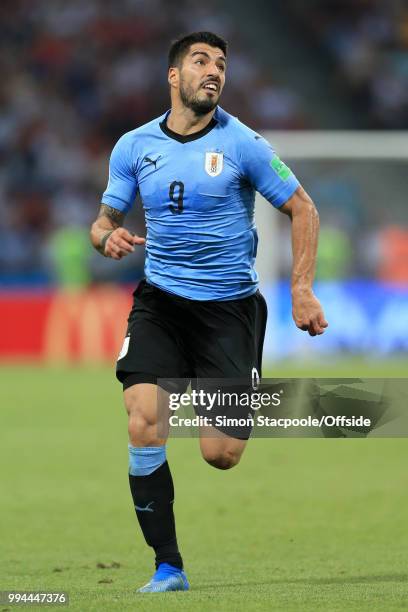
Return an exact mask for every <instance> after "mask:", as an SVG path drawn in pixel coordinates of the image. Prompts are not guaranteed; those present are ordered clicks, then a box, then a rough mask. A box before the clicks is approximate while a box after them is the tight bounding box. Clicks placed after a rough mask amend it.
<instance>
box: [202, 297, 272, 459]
mask: <svg viewBox="0 0 408 612" xmlns="http://www.w3.org/2000/svg"><path fill="white" fill-rule="evenodd" d="M266 320H267V307H266V302H265V300H264V298H263V296H262V295H261V293H260V292H257V293H256V294H254V295H252V296H250V297H249V298H244V299H243V300H233V301H229V302H218V303H212V304H207V305H206V306H205V308H204V309H201V311H200V323H201V326H202V332H201V334H200V336H198V335H194V336H193V340H194V343H195V347H196V359H197V366H196V368H195V374H196V376H197V379H198V380H197V381H196V383H195V384H196V385H197V386H199V387H201V388H203V389H204V391H205V392H207V393H214V392H216V391H217V389H220V390H221V391H222V392H223V393H224V394H225V396H226V397H238V398H239V400H238V401H231V402H228V401H227V402H222V403H221V404H219V403H218V404H215V405H214V407H213V408H212V409H211V417H212V423H213V426H212V427H211V426H210V427H205V428H202V430H201V438H202V440H203V444H205V445H217V446H225V444H227V443H228V444H232V445H234V447H236V448H241V449H242V450H241V452H242V451H243V449H244V448H245V441H246V440H247V439H248V438H249V436H250V435H251V431H252V426H253V414H254V413H253V411H252V410H251V408H250V402H249V399H248V402H245V401H241V399H242V400H245V398H249V397H250V394H251V392H252V388H253V385H254V384H255V383H258V382H259V379H260V376H261V366H262V350H263V342H264V336H265V328H266ZM197 328H198V327H196V328H195V330H197ZM200 379H201V382H200ZM208 379H215V380H214V381H212V380H208ZM197 413H198V414H200V415H202V416H205V415H207V416H209V412H208V411H206V409H205V408H204V409H200V408H199V409H198V410H197ZM220 432H221V434H225V436H226V437H227V439H225V436H224V437H223V436H222V435H221V436H220V435H219V433H220ZM228 438H229V441H228Z"/></svg>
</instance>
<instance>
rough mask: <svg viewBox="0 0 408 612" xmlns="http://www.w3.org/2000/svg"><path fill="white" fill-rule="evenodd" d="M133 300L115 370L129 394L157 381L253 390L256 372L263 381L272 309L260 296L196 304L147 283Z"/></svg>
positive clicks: (136, 293)
mask: <svg viewBox="0 0 408 612" xmlns="http://www.w3.org/2000/svg"><path fill="white" fill-rule="evenodd" d="M133 296H134V302H133V308H132V310H131V312H130V315H129V318H128V328H127V333H126V338H125V343H124V346H123V348H122V351H121V354H120V356H119V357H120V358H119V359H118V362H117V369H116V376H117V378H118V379H119V380H120V381H121V382H122V383H123V388H124V389H126V388H128V387H130V386H132V385H134V384H136V383H153V384H156V383H157V380H158V379H195V378H198V379H234V380H238V379H239V380H240V381H244V380H247V381H248V384H249V385H250V384H251V381H252V380H253V371H254V368H255V369H256V372H257V374H258V375H259V376H261V363H262V349H263V342H264V336H265V327H266V319H267V307H266V302H265V299H264V297H263V296H262V294H261V293H260V292H259V291H257V292H256V293H254V294H253V295H251V296H249V297H246V298H242V299H237V300H227V301H216V300H211V301H197V300H189V299H186V298H182V297H179V296H177V295H174V294H172V293H168V292H167V291H162V290H161V289H158V288H157V287H154V286H153V285H150V284H149V283H148V282H147V281H146V280H143V281H141V283H140V284H139V286H138V287H137V289H136V291H135V292H134V293H133ZM180 391H183V390H180ZM245 414H248V410H246V411H245Z"/></svg>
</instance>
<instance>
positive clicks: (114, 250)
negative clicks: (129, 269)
mask: <svg viewBox="0 0 408 612" xmlns="http://www.w3.org/2000/svg"><path fill="white" fill-rule="evenodd" d="M107 253H108V255H109V256H110V257H112V259H122V257H123V252H122V250H121V249H120V248H119V247H118V246H117V245H116V244H115V243H114V242H111V244H110V245H109V248H108V249H107Z"/></svg>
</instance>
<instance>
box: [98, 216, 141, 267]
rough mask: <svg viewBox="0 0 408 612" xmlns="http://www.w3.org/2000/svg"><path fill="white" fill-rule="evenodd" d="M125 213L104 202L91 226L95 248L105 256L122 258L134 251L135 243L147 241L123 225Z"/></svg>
mask: <svg viewBox="0 0 408 612" xmlns="http://www.w3.org/2000/svg"><path fill="white" fill-rule="evenodd" d="M124 219H125V215H124V214H123V213H122V212H120V210H117V209H116V208H112V207H111V206H107V205H106V204H102V205H101V208H100V210H99V214H98V217H97V219H96V221H95V222H94V223H93V224H92V227H91V242H92V244H93V246H94V247H95V249H96V250H97V251H99V253H101V255H104V256H105V257H112V259H122V257H124V256H125V255H128V254H129V253H133V251H134V250H135V249H134V245H135V244H141V245H143V244H144V243H145V239H144V238H141V237H140V236H135V235H134V234H131V233H130V232H129V231H128V230H126V229H125V228H124V227H122V225H123V221H124Z"/></svg>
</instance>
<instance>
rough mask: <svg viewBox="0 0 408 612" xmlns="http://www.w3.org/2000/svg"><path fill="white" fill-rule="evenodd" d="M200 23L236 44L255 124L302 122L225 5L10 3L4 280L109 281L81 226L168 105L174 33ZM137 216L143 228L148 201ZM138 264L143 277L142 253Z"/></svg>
mask: <svg viewBox="0 0 408 612" xmlns="http://www.w3.org/2000/svg"><path fill="white" fill-rule="evenodd" d="M197 29H212V30H215V31H216V32H218V33H220V34H221V35H222V36H225V37H226V38H227V40H229V42H230V43H231V62H230V67H229V74H228V81H227V87H226V91H225V97H224V99H223V103H224V104H225V105H226V106H227V108H228V111H229V112H231V113H232V114H236V115H239V116H240V118H241V119H242V120H243V121H245V122H248V123H250V125H251V126H252V127H254V128H255V129H256V128H258V129H261V128H262V129H267V128H274V127H290V126H296V125H299V123H300V122H302V121H303V119H301V118H299V117H300V112H299V108H300V102H299V98H298V97H297V96H296V94H295V93H294V92H290V91H286V90H285V88H284V87H282V86H277V85H275V84H274V83H271V82H269V81H268V80H267V79H265V78H264V77H263V78H262V79H260V75H259V72H258V71H259V70H260V67H259V66H260V64H259V62H258V61H257V60H256V59H255V58H253V57H251V51H250V49H248V43H247V44H245V42H244V41H243V40H242V39H241V37H240V36H239V34H238V32H237V30H236V27H235V23H234V17H233V16H232V15H230V14H229V13H227V12H226V11H225V10H223V7H222V5H220V4H219V3H215V2H211V0H210V1H209V2H206V3H205V4H203V3H202V2H198V1H197V0H177V2H176V0H115V1H114V0H87V1H86V2H83V1H82V0H70V1H69V2H66V1H65V0H53V1H52V2H49V1H47V0H37V1H36V2H35V3H33V2H31V1H30V0H2V2H1V4H0V69H1V72H2V84H1V85H0V160H1V164H0V168H1V170H0V236H1V238H2V239H3V243H2V244H3V245H4V244H6V245H7V248H3V249H2V250H1V252H0V283H3V284H4V283H6V282H9V281H10V279H11V278H13V279H14V280H16V281H17V280H18V279H20V280H21V281H24V282H26V281H28V280H31V281H32V282H35V281H36V279H37V280H38V281H39V282H49V281H50V280H51V279H56V278H57V279H60V280H62V279H63V280H64V282H85V280H86V279H100V278H101V277H102V278H105V280H106V276H104V274H103V273H102V274H101V270H100V266H99V264H98V263H95V262H94V263H91V267H90V269H89V270H87V271H86V272H84V271H82V272H80V268H81V266H82V263H83V261H84V260H83V246H81V245H82V244H83V235H81V237H79V241H78V249H77V250H75V249H74V248H73V243H74V238H73V236H74V235H75V232H74V230H73V229H72V228H73V227H77V228H78V227H85V226H86V227H88V226H89V223H90V222H91V220H92V217H94V216H95V215H96V212H97V208H98V204H99V202H98V198H99V197H100V195H101V193H102V192H103V190H104V187H105V184H106V181H107V170H108V158H109V154H110V151H111V149H112V147H113V144H114V143H115V141H116V140H117V138H119V136H121V135H122V134H123V133H124V132H126V131H129V130H131V129H134V128H136V127H138V126H139V125H141V124H143V123H145V122H147V121H149V120H150V119H152V118H153V117H155V116H158V115H160V114H162V113H163V112H165V111H166V110H167V108H168V106H169V96H168V90H167V86H166V74H167V64H166V61H167V51H168V47H169V44H170V41H171V40H172V39H174V38H176V37H178V36H179V35H180V34H182V33H185V32H188V31H192V30H197ZM261 81H262V85H261V86H260V89H259V96H258V97H257V96H256V93H255V91H254V90H256V86H257V84H258V83H260V82H261ZM243 84H245V86H244V87H243ZM128 223H129V224H130V226H131V227H132V229H134V230H135V231H139V232H141V233H143V231H144V222H143V214H142V212H141V210H140V202H139V207H138V210H136V211H134V212H133V213H132V214H131V215H130V219H129V221H128ZM54 231H55V232H56V233H55V235H54V237H53V233H52V232H54ZM78 231H79V230H78ZM73 232H74V233H73ZM57 245H58V246H57ZM50 255H51V260H50ZM81 262H82V263H81ZM131 263H133V265H134V266H135V269H134V272H133V276H134V278H139V277H140V274H141V261H140V258H139V257H137V258H136V257H135V258H134V259H133V261H132V262H131ZM135 263H136V264H137V265H135ZM104 264H105V265H104V270H105V275H106V274H108V277H109V276H110V277H111V278H112V279H120V278H122V279H123V278H124V277H125V278H129V279H131V278H132V273H131V266H130V264H123V265H121V266H119V267H118V266H116V267H111V266H109V265H106V262H104ZM75 270H76V271H75ZM36 271H37V272H38V274H36ZM69 279H70V280H69ZM75 279H76V280H75ZM10 282H11V281H10Z"/></svg>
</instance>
